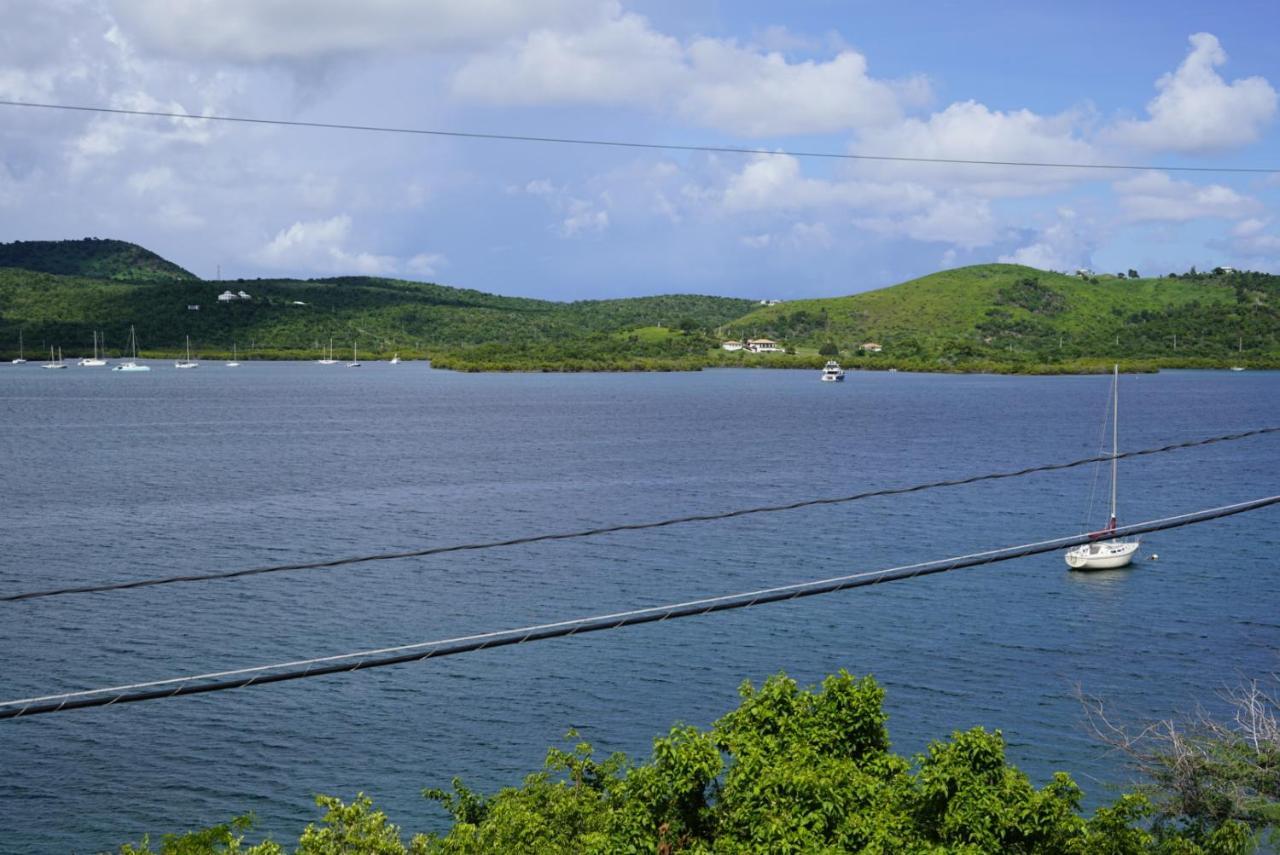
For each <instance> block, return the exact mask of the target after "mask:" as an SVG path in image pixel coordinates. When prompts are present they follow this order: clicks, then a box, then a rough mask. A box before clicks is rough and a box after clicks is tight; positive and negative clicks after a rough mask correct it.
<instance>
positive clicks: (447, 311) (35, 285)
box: [0, 239, 1280, 373]
mask: <svg viewBox="0 0 1280 855" xmlns="http://www.w3.org/2000/svg"><path fill="white" fill-rule="evenodd" d="M3 265H11V266H9V267H4V266H3ZM1136 274H1137V271H1134V270H1130V271H1129V276H1128V277H1127V278H1117V277H1114V276H1110V275H1104V276H1103V277H1102V278H1101V279H1097V278H1094V279H1090V280H1087V281H1086V280H1082V279H1080V278H1078V277H1074V276H1065V275H1062V274H1057V273H1049V272H1045V271H1039V270H1034V269H1032V268H1029V267H1022V266H1019V265H1011V264H988V265H978V266H974V267H965V268H960V269H957V270H949V271H944V272H941V273H935V274H932V275H930V276H926V277H923V278H921V279H916V280H913V281H911V282H905V283H903V284H901V285H896V286H893V287H892V288H882V289H880V290H877V291H869V292H865V293H861V294H855V295H853V296H851V297H836V298H831V299H823V300H796V301H790V302H787V303H783V304H779V305H776V306H769V307H760V306H758V305H756V304H753V303H752V302H751V301H748V300H739V299H731V298H723V297H705V296H696V295H687V294H676V295H664V296H658V297H640V298H631V299H621V300H580V301H577V302H572V303H556V302H551V301H546V300H533V299H528V298H520V297H503V296H499V295H495V294H486V293H483V292H479V291H472V290H467V289H461V288H451V287H447V286H443V285H436V284H432V283H425V282H406V281H401V280H395V279H382V278H376V277H339V278H333V279H316V280H305V281H303V280H289V279H279V280H276V279H271V280H253V281H245V280H237V281H235V282H204V281H201V280H199V279H196V278H195V277H194V276H192V275H191V274H189V273H187V272H186V271H184V270H182V269H181V268H179V267H177V266H175V265H172V264H170V263H169V262H167V261H165V260H164V259H161V258H159V257H158V256H155V255H154V254H153V253H149V252H148V251H147V250H144V249H142V248H141V247H137V246H134V245H133V244H127V243H123V242H120V241H100V240H93V239H90V240H85V241H48V242H39V241H33V242H25V243H15V244H4V245H0V359H8V358H12V357H13V356H16V355H17V342H18V334H19V331H21V332H22V335H23V338H24V340H25V344H26V348H27V351H28V353H29V354H39V353H47V352H48V348H49V346H50V345H52V346H54V347H59V346H60V347H62V348H63V350H64V352H65V353H66V354H67V355H68V356H70V357H73V358H74V357H75V356H78V355H80V354H81V353H88V352H89V351H90V349H91V342H92V337H93V332H94V331H95V330H98V331H102V332H103V333H104V334H105V340H106V345H107V351H108V356H109V357H113V358H114V357H118V356H120V355H121V354H122V351H123V349H124V347H125V342H126V340H127V338H128V332H129V326H130V325H134V326H136V327H137V330H138V336H139V340H140V342H141V347H142V350H143V355H144V356H152V357H161V356H165V357H171V356H175V355H177V354H178V353H179V352H180V351H181V350H182V348H183V346H184V342H185V338H186V336H188V335H189V336H191V340H192V344H193V347H194V349H195V351H196V356H197V358H211V359H212V358H223V357H225V356H227V355H229V354H230V352H231V347H232V344H233V343H234V344H235V345H236V346H237V348H238V350H239V353H240V355H241V356H242V357H244V358H248V359H314V358H317V357H318V356H320V355H322V353H323V352H324V349H325V348H326V347H327V345H328V342H329V340H330V339H333V341H334V343H335V349H336V350H337V351H338V352H339V353H340V354H341V353H347V352H350V350H351V347H352V345H353V344H356V343H358V344H359V347H360V352H361V354H362V355H366V356H368V357H369V358H375V359H376V358H382V357H386V356H390V355H391V354H392V353H393V352H398V353H400V354H401V356H402V357H404V358H409V359H414V358H424V357H426V358H430V359H431V360H432V361H433V363H434V364H435V365H437V366H438V367H442V368H454V369H458V370H465V371H493V370H501V371H684V370H697V369H699V368H704V367H713V366H725V365H743V366H748V365H749V366H753V367H770V368H776V367H804V368H808V367H820V366H821V361H820V360H817V359H816V357H814V354H815V353H818V355H820V356H834V355H835V354H834V353H829V352H826V351H827V350H829V349H830V348H829V347H827V345H831V344H834V343H836V342H844V343H846V345H847V347H848V348H849V349H851V350H853V352H854V353H855V354H857V350H856V348H857V346H858V345H859V344H860V343H861V342H864V341H878V342H880V343H882V344H883V345H884V353H883V354H880V355H877V356H876V357H875V359H874V361H870V360H869V365H868V367H875V368H878V369H886V368H890V367H892V368H897V369H899V370H905V371H955V372H961V371H963V372H970V371H998V372H1003V373H1067V372H1069V371H1072V370H1076V369H1077V368H1079V367H1081V366H1083V367H1084V370H1094V368H1093V367H1094V366H1102V365H1106V364H1108V363H1110V362H1113V361H1116V360H1121V361H1124V362H1126V363H1135V362H1140V363H1142V364H1144V365H1146V366H1149V367H1150V368H1151V369H1153V370H1154V369H1155V368H1158V367H1184V366H1202V367H1225V366H1227V365H1244V366H1247V367H1255V368H1267V367H1280V342H1278V341H1277V333H1280V276H1273V275H1269V274H1264V273H1249V272H1245V273H1225V272H1220V273H1217V274H1209V273H1197V272H1196V271H1195V270H1194V268H1193V269H1192V270H1191V271H1189V272H1188V273H1186V274H1184V275H1182V276H1180V277H1176V278H1158V279H1140V278H1137V277H1136ZM224 289H230V290H231V291H233V292H238V291H241V290H244V291H247V292H248V293H250V294H251V295H252V298H251V299H249V300H242V301H241V300H238V301H234V302H230V303H220V302H219V301H218V299H217V297H218V294H219V293H220V292H221V291H223V290H224ZM188 306H199V307H200V308H199V310H198V311H193V310H189V309H188ZM712 330H716V331H717V332H718V334H721V333H722V334H724V335H727V336H729V337H739V338H747V337H769V338H773V339H777V340H780V341H782V342H783V343H784V345H785V347H786V351H787V354H786V358H783V355H782V354H767V355H760V356H758V357H754V358H753V356H754V355H751V354H726V353H725V352H723V351H721V350H720V349H719V347H718V343H719V342H718V338H712V337H711V335H710V331H712ZM1175 336H1176V339H1177V346H1176V348H1175V347H1174V339H1175ZM820 350H821V352H820V353H819V351H820ZM811 357H814V358H811Z"/></svg>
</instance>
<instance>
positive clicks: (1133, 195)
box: [1114, 171, 1262, 222]
mask: <svg viewBox="0 0 1280 855" xmlns="http://www.w3.org/2000/svg"><path fill="white" fill-rule="evenodd" d="M1114 186H1115V191H1116V193H1117V194H1119V201H1120V208H1121V210H1122V211H1123V212H1124V214H1125V217H1126V218H1127V219H1129V220H1130V221H1133V222H1140V221H1162V220H1163V221H1170V222H1186V221H1187V220H1195V219H1199V218H1201V217H1218V218H1223V219H1229V220H1236V219H1241V218H1243V217H1248V216H1250V215H1251V214H1254V213H1256V212H1258V211H1259V210H1261V208H1262V204H1261V203H1260V202H1259V201H1258V200H1257V199H1254V198H1251V197H1249V196H1242V195H1240V194H1239V193H1237V192H1236V191H1234V190H1232V189H1231V188H1230V187H1226V186H1223V185H1221V184H1206V185H1202V184H1193V183H1191V182H1190V181H1175V180H1174V179H1172V178H1170V177H1169V175H1168V174H1167V173H1164V172H1155V171H1148V172H1143V173H1142V174H1140V175H1135V176H1134V177H1133V178H1128V179H1125V180H1124V181H1117V182H1116V183H1115V185H1114Z"/></svg>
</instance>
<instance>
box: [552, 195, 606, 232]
mask: <svg viewBox="0 0 1280 855" xmlns="http://www.w3.org/2000/svg"><path fill="white" fill-rule="evenodd" d="M607 228H609V212H608V211H606V210H604V209H603V208H600V207H597V206H596V205H595V204H594V203H592V202H588V201H587V200H586V199H570V200H569V201H568V203H567V213H566V215H565V218H564V220H562V221H561V223H560V235H561V237H578V236H579V235H583V234H587V233H590V232H602V231H604V230H605V229H607Z"/></svg>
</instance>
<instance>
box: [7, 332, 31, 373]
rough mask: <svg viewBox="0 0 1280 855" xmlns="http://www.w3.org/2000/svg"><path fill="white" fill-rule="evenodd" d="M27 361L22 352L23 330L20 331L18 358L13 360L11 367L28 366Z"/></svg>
mask: <svg viewBox="0 0 1280 855" xmlns="http://www.w3.org/2000/svg"><path fill="white" fill-rule="evenodd" d="M26 363H27V360H26V357H25V355H24V354H23V352H22V330H18V358H17V359H14V360H11V361H10V363H9V364H10V365H26Z"/></svg>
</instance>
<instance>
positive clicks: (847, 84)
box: [677, 39, 929, 137]
mask: <svg viewBox="0 0 1280 855" xmlns="http://www.w3.org/2000/svg"><path fill="white" fill-rule="evenodd" d="M687 56H688V59H687V62H688V67H689V75H688V76H689V78H690V80H689V88H688V91H687V93H686V94H685V95H684V97H683V98H681V99H680V101H679V106H678V108H677V109H678V111H679V113H680V114H681V115H683V116H684V117H685V118H686V119H688V120H690V121H692V122H695V123H697V124H701V125H707V126H709V127H714V128H722V129H724V130H728V131H732V132H734V133H739V134H743V135H744V136H753V137H763V136H774V135H777V134H807V133H830V132H835V131H841V130H845V129H848V128H862V127H871V126H876V125H882V124H887V123H890V122H895V121H897V120H898V119H899V118H901V115H902V109H903V105H904V103H905V104H907V105H915V104H919V103H923V102H924V101H925V100H927V98H928V97H929V88H928V84H927V83H925V82H924V80H923V79H922V78H917V79H913V80H911V81H908V82H905V83H901V84H897V83H892V82H887V81H882V80H876V79H875V78H872V77H871V76H870V75H869V74H868V73H867V60H866V57H864V56H863V55H862V54H860V53H857V52H856V51H853V50H844V51H841V52H840V53H838V54H837V55H836V56H835V57H833V58H832V59H830V60H829V61H827V62H814V61H804V62H788V61H787V59H786V58H785V57H784V56H783V55H782V54H780V53H761V52H759V51H758V50H755V49H754V48H748V47H743V46H741V45H738V44H735V43H733V42H729V41H724V40H721V39H698V40H697V41H695V42H693V43H692V44H691V45H690V46H689V48H688V52H687Z"/></svg>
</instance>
